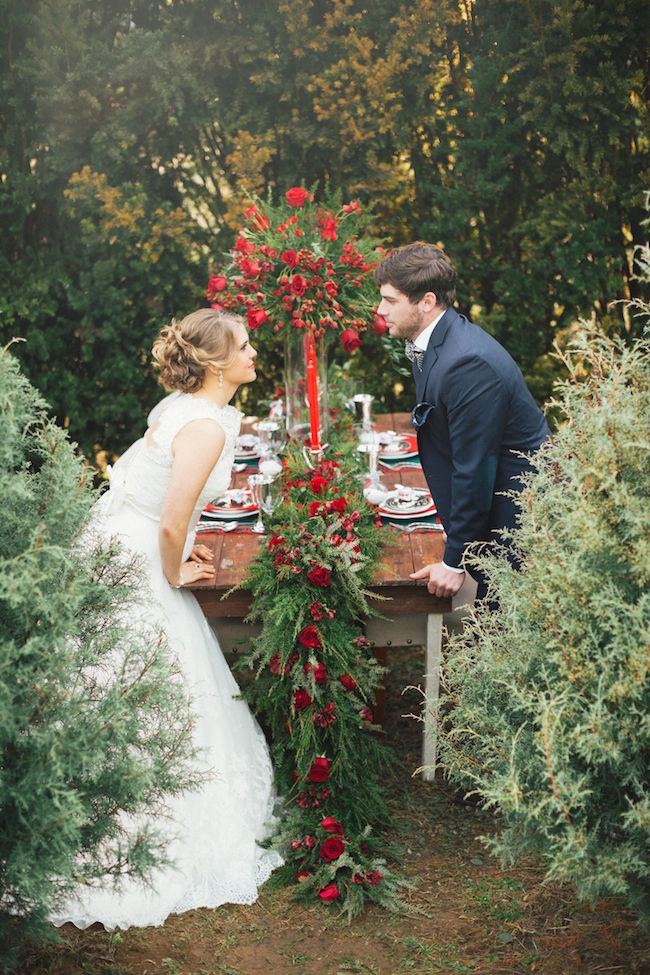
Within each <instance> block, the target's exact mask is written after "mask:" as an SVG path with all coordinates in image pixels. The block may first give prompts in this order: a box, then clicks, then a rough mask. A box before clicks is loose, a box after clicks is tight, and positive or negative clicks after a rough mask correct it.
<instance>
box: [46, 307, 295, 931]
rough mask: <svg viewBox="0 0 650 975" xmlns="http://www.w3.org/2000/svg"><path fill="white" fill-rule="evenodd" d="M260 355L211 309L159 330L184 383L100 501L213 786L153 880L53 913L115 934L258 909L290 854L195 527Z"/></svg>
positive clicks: (177, 804) (201, 794)
mask: <svg viewBox="0 0 650 975" xmlns="http://www.w3.org/2000/svg"><path fill="white" fill-rule="evenodd" d="M256 356H257V352H256V351H255V349H254V348H253V347H252V345H251V344H250V342H249V341H248V333H247V331H246V328H245V326H244V324H243V321H242V320H241V319H240V318H238V317H237V316H235V315H230V314H224V313H223V312H219V311H213V310H211V309H209V308H206V309H201V310H199V311H196V312H193V313H192V314H191V315H188V316H187V317H186V318H184V319H183V320H182V321H181V322H180V323H176V322H172V324H171V325H169V326H168V327H166V328H163V329H162V331H161V332H160V335H159V337H158V339H157V340H156V342H155V344H154V347H153V357H154V360H155V362H156V363H157V365H158V367H159V369H160V378H161V381H162V382H163V383H164V385H165V386H167V387H168V388H169V389H172V390H175V392H173V393H172V395H171V396H168V397H167V398H166V399H164V400H162V402H161V403H159V404H158V406H157V407H155V409H154V410H153V411H152V413H151V414H150V416H149V426H148V430H147V432H146V434H145V436H144V437H142V439H140V440H138V441H137V442H136V443H135V444H133V445H132V446H131V447H130V448H129V449H128V450H127V451H126V453H125V454H123V455H122V457H121V458H120V459H119V461H118V462H117V464H116V465H115V468H114V469H113V471H112V472H111V477H110V490H109V491H107V492H106V494H104V495H103V496H102V498H101V499H100V500H99V502H98V503H97V505H96V506H95V509H94V512H93V524H92V528H93V529H94V530H96V531H99V532H100V533H101V534H102V535H104V536H110V537H118V538H119V540H120V541H121V542H122V545H123V546H124V547H125V548H126V549H127V550H129V551H131V552H135V553H137V554H139V555H140V556H141V557H143V559H144V565H145V569H146V575H147V577H148V582H149V587H150V592H148V593H146V594H145V593H143V599H142V604H141V607H140V610H141V613H142V618H143V619H150V620H151V622H153V623H154V624H156V625H158V626H162V628H163V630H164V631H165V633H166V636H167V639H168V642H169V645H170V647H171V649H172V652H173V653H174V654H175V656H176V657H177V659H178V663H179V666H180V669H181V672H182V674H183V676H184V678H185V680H186V682H187V686H188V689H189V692H190V695H191V698H192V705H193V712H194V716H195V724H194V731H193V736H194V743H195V744H196V745H197V747H198V748H199V749H200V752H199V762H200V766H201V769H202V770H203V769H205V770H209V772H210V774H209V775H208V776H207V777H206V784H205V785H204V786H203V787H202V788H200V789H199V790H197V791H194V792H189V793H184V794H182V795H180V796H179V797H175V798H174V799H172V800H171V801H170V803H169V807H170V811H171V818H172V820H173V826H174V832H173V834H172V836H171V837H170V844H169V847H168V851H167V852H168V856H169V859H170V861H171V862H172V863H173V864H174V866H173V868H159V869H157V870H156V871H155V872H154V874H153V876H152V877H151V879H150V882H149V883H148V884H147V885H145V884H143V883H142V882H139V881H136V880H134V879H131V878H128V879H126V880H125V881H124V882H123V883H122V885H121V886H119V887H116V888H113V887H105V888H88V889H83V890H81V891H80V892H79V893H78V895H77V896H76V897H75V899H74V900H72V901H71V902H69V903H67V904H66V905H65V906H64V907H63V908H62V909H60V910H59V911H58V912H57V914H56V916H55V917H53V918H52V919H51V920H52V921H53V923H54V924H56V925H61V924H65V923H66V922H69V921H71V922H72V923H74V924H76V925H77V926H78V927H87V926H88V925H89V924H92V923H93V922H95V921H99V922H101V923H102V924H103V925H104V927H106V928H108V929H113V928H126V927H129V926H131V925H138V926H142V925H152V924H162V923H163V922H164V920H165V918H166V917H167V916H168V915H169V914H172V913H179V912H182V911H187V910H190V909H191V908H196V907H217V906H218V905H220V904H225V903H229V904H251V903H253V902H254V901H255V900H256V898H257V888H258V887H259V886H260V885H261V884H262V883H263V882H264V881H265V880H266V879H267V877H268V876H269V875H270V873H271V871H272V870H273V869H274V868H275V867H276V866H279V865H280V864H281V862H282V860H281V858H280V856H279V855H278V854H277V853H274V852H272V851H268V850H264V849H262V847H260V846H259V845H258V843H257V840H259V839H263V838H264V836H265V835H267V834H268V828H269V826H268V824H269V821H270V820H271V817H272V807H273V798H274V794H273V772H272V768H271V762H270V758H269V753H268V749H267V746H266V742H265V740H264V736H263V734H262V731H261V729H260V728H259V726H258V724H257V722H256V721H255V719H254V718H253V717H252V715H251V714H250V711H249V710H248V707H247V705H246V704H245V703H244V702H243V701H241V700H235V695H237V694H238V693H239V689H238V687H237V684H236V682H235V680H234V678H233V677H232V675H231V673H230V670H229V668H228V665H227V664H226V662H225V660H224V657H223V654H222V652H221V649H220V647H219V644H218V643H217V640H216V638H215V636H214V634H213V633H212V630H211V629H210V627H209V626H208V624H207V622H206V620H205V618H204V616H203V613H202V611H201V609H200V607H199V605H198V603H197V602H196V600H195V598H194V596H193V595H192V593H191V592H187V591H184V587H185V586H187V585H188V584H190V583H194V582H196V581H197V580H199V579H211V578H213V576H214V568H213V566H212V565H211V564H210V563H209V562H208V561H207V558H208V557H209V555H210V552H209V550H208V549H206V547H205V546H201V545H198V546H196V545H195V544H194V528H195V526H196V524H197V521H198V519H199V516H200V513H201V511H202V509H203V508H204V506H205V505H206V503H207V502H209V501H210V500H212V499H213V498H214V497H216V496H217V495H219V494H222V493H223V492H224V491H225V490H226V488H227V487H228V485H229V483H230V476H231V468H232V464H233V457H234V449H235V440H236V438H237V434H238V432H239V427H240V423H241V414H240V413H239V412H238V411H237V410H236V409H235V408H234V407H233V406H230V405H229V402H230V400H231V399H232V397H233V396H234V394H235V392H236V391H237V389H238V387H239V386H240V385H241V384H242V383H249V382H252V381H253V380H254V379H255V378H256V373H255V358H256Z"/></svg>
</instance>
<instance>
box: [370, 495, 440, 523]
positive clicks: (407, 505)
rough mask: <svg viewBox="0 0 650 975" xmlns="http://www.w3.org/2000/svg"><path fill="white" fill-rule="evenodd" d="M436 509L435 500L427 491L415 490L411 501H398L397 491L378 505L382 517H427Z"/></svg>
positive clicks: (433, 513)
mask: <svg viewBox="0 0 650 975" xmlns="http://www.w3.org/2000/svg"><path fill="white" fill-rule="evenodd" d="M436 511H437V508H436V505H435V502H434V501H433V499H432V497H431V495H430V494H429V492H428V491H416V492H415V498H414V499H413V500H412V501H411V502H406V501H400V499H399V495H398V493H397V492H393V493H391V494H389V495H388V497H387V498H385V499H384V501H383V502H382V504H381V505H380V506H379V514H380V515H383V516H384V518H411V519H412V518H428V517H429V516H430V515H435V513H436Z"/></svg>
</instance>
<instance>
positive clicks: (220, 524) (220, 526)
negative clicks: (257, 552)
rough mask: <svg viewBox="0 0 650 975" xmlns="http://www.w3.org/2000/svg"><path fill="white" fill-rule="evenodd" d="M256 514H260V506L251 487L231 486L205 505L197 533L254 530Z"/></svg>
mask: <svg viewBox="0 0 650 975" xmlns="http://www.w3.org/2000/svg"><path fill="white" fill-rule="evenodd" d="M256 516H259V506H258V505H257V504H256V503H255V500H254V498H253V494H252V491H251V490H250V489H249V488H230V489H229V490H228V491H226V492H225V493H224V494H222V495H221V496H220V497H218V498H215V500H214V501H212V502H211V503H210V504H208V505H206V506H205V508H204V509H203V511H202V512H201V520H200V521H199V524H198V526H197V528H196V533H197V535H200V534H204V533H206V532H215V531H217V532H219V531H222V532H230V531H252V530H253V523H252V519H253V518H255V517H256Z"/></svg>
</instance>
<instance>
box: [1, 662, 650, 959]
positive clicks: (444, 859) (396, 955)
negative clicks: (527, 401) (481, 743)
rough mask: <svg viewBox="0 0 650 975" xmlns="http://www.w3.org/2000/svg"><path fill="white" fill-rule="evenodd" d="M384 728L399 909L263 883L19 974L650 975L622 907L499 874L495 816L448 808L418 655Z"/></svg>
mask: <svg viewBox="0 0 650 975" xmlns="http://www.w3.org/2000/svg"><path fill="white" fill-rule="evenodd" d="M388 664H389V667H390V675H389V679H388V686H389V691H388V694H387V702H386V714H387V719H386V733H387V736H388V740H389V741H391V742H392V743H393V744H394V746H395V748H396V749H397V751H398V754H399V758H400V764H401V767H402V770H403V771H402V773H401V777H400V778H399V780H398V781H397V783H396V785H395V793H394V798H393V809H394V813H395V818H396V821H397V828H396V831H395V833H394V835H393V837H392V839H393V841H394V844H395V846H396V847H397V851H398V856H399V860H400V868H401V870H402V871H403V872H405V873H406V874H407V875H408V877H409V878H410V879H411V880H412V881H413V882H414V884H415V888H414V890H413V891H412V892H411V893H410V894H409V895H408V897H407V901H408V904H407V907H408V910H406V911H405V912H403V913H399V914H387V913H386V912H384V911H380V910H377V909H369V910H368V911H366V913H365V914H364V915H362V916H361V917H360V918H357V919H356V920H355V921H353V923H352V924H351V925H349V926H348V925H347V924H346V923H345V922H344V921H342V920H341V919H339V918H338V917H337V914H336V910H335V908H333V907H331V906H330V907H324V906H322V905H321V904H320V903H319V904H315V905H314V906H313V907H308V908H306V907H304V906H300V905H297V904H295V903H294V902H293V901H292V900H291V894H290V891H288V890H285V889H279V890H276V889H274V888H273V883H272V881H271V882H270V883H269V884H267V885H266V887H265V888H264V890H263V891H262V893H261V896H260V898H259V900H258V902H257V903H256V904H254V905H253V906H251V907H225V908H220V909H219V910H216V911H209V910H200V911H191V912H189V913H187V914H184V915H180V916H174V917H172V918H170V919H169V920H168V921H167V923H166V924H165V925H164V927H162V928H145V929H142V928H141V929H132V930H129V931H126V932H120V933H114V934H110V933H107V932H105V931H103V929H101V928H100V927H99V926H95V927H93V928H91V929H89V930H87V931H76V930H75V929H73V928H65V929H63V931H62V935H63V939H64V940H63V942H62V943H61V944H57V945H50V946H48V947H47V948H45V949H43V950H42V951H40V952H38V953H37V954H35V955H33V956H32V957H31V958H30V959H27V960H26V961H25V963H24V965H23V966H22V967H21V970H20V975H262V973H263V975H354V973H356V975H409V973H410V975H479V973H481V975H528V973H539V975H650V937H649V936H648V935H644V934H643V933H642V932H640V931H639V929H638V928H637V927H636V925H635V922H634V919H633V918H632V917H631V916H630V915H629V914H627V913H626V912H625V911H624V910H623V909H622V908H621V906H620V904H618V903H617V902H616V901H615V900H609V901H606V902H602V903H600V904H598V905H596V907H595V908H593V909H591V908H589V907H585V906H581V905H580V904H578V903H577V902H576V900H575V898H574V897H573V895H572V893H571V891H570V890H569V889H563V888H558V887H550V886H544V885H543V884H542V876H543V873H542V871H541V869H540V867H539V865H538V864H535V863H530V862H529V863H524V864H521V863H520V864H518V865H517V867H516V868H514V869H503V868H502V867H501V866H500V865H499V864H498V863H497V862H496V861H494V860H493V859H492V858H491V857H490V855H489V854H488V853H486V851H485V850H484V847H483V846H482V844H481V842H480V839H479V837H480V836H481V835H485V834H488V833H489V832H490V831H492V830H494V829H495V828H498V823H497V822H495V820H494V817H493V816H492V815H489V814H487V813H484V812H481V811H469V810H467V809H465V808H464V807H462V806H458V805H456V804H455V803H454V802H453V801H452V790H451V789H450V788H449V787H447V786H446V784H445V783H444V782H436V783H434V784H429V785H427V784H425V783H423V782H422V781H420V780H419V779H418V778H415V779H413V778H411V777H410V773H411V772H412V770H413V769H415V768H416V767H417V765H418V757H419V747H420V726H419V725H418V724H417V723H416V722H415V721H413V720H412V719H409V718H404V717H402V715H404V714H406V713H407V712H410V711H414V710H417V709H418V696H417V694H416V693H415V692H413V691H411V692H407V693H405V694H404V695H402V694H401V689H402V688H404V687H405V686H406V685H408V684H412V683H417V682H418V680H419V674H418V669H419V668H420V667H421V652H420V651H419V650H417V649H414V648H409V649H408V650H406V649H404V650H395V651H394V652H393V653H392V655H391V657H390V658H389V661H388Z"/></svg>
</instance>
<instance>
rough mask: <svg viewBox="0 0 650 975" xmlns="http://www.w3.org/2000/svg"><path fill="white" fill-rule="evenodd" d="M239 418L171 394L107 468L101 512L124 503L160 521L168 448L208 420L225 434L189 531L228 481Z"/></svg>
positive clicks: (234, 413) (236, 413)
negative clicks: (195, 424)
mask: <svg viewBox="0 0 650 975" xmlns="http://www.w3.org/2000/svg"><path fill="white" fill-rule="evenodd" d="M241 418H242V414H241V413H240V412H239V411H238V410H236V409H235V408H234V407H233V406H225V407H223V408H222V407H218V406H215V405H214V404H212V403H210V402H208V401H207V400H205V399H201V398H199V397H196V396H192V395H190V394H188V393H172V394H171V395H170V396H167V397H166V398H165V399H164V400H162V401H161V402H160V403H158V405H157V406H156V407H154V409H153V410H152V411H151V413H150V414H149V418H148V429H147V432H146V433H145V435H144V436H143V437H141V438H140V440H136V442H135V443H134V444H132V446H131V447H129V449H128V450H127V451H126V453H124V454H122V456H121V457H120V459H119V460H118V461H117V463H116V464H115V466H114V467H113V468H112V469H110V468H109V481H110V490H109V491H108V492H107V493H106V494H105V495H104V496H103V497H102V498H101V500H100V502H99V507H100V509H102V511H103V513H105V514H109V513H111V514H112V513H114V512H115V511H116V510H118V509H119V507H121V505H123V504H129V505H130V506H131V507H133V508H135V509H136V510H138V511H139V512H141V513H142V514H143V515H145V516H146V517H147V518H151V519H152V520H154V521H158V520H160V513H161V511H162V506H163V503H164V500H165V496H166V494H167V489H168V487H169V481H170V478H171V469H172V461H173V454H172V444H173V442H174V438H175V437H176V435H177V433H178V432H179V431H180V430H181V429H182V428H183V427H184V426H185V425H186V424H187V423H191V422H192V421H193V420H204V419H208V420H214V422H215V425H216V424H218V425H219V426H220V427H221V428H222V430H223V432H224V433H225V436H226V442H225V444H224V448H223V450H222V452H221V456H220V457H219V460H218V461H217V463H216V464H215V466H214V468H213V469H212V471H211V473H210V476H209V477H208V479H207V481H206V483H205V485H204V487H203V490H202V491H201V494H200V495H199V498H198V499H197V502H196V506H195V509H194V515H193V518H191V519H190V525H189V529H190V531H191V530H192V529H193V528H194V526H195V525H196V522H197V521H198V519H199V516H200V514H201V511H202V510H203V508H204V507H205V506H206V504H208V502H209V501H212V500H213V499H214V498H216V497H218V496H219V495H220V494H223V492H224V491H225V490H226V489H227V487H228V485H229V483H230V477H231V472H232V465H233V460H234V453H235V442H236V440H237V435H238V433H239V428H240V426H241Z"/></svg>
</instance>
